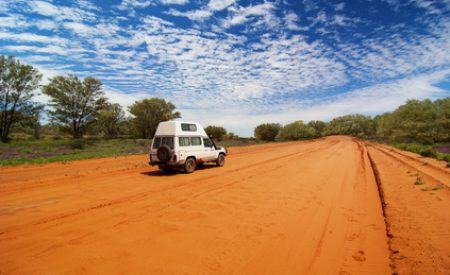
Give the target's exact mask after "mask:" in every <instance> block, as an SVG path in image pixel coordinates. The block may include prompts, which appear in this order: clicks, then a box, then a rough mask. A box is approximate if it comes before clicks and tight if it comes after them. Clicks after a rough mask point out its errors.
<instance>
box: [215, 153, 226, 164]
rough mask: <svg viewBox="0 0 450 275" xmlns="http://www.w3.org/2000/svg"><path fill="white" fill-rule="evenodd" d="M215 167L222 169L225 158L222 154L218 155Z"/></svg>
mask: <svg viewBox="0 0 450 275" xmlns="http://www.w3.org/2000/svg"><path fill="white" fill-rule="evenodd" d="M216 165H217V166H219V167H222V166H224V165H225V156H224V155H223V154H220V155H219V157H218V158H217V161H216Z"/></svg>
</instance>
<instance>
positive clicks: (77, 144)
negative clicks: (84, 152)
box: [70, 139, 86, 150]
mask: <svg viewBox="0 0 450 275" xmlns="http://www.w3.org/2000/svg"><path fill="white" fill-rule="evenodd" d="M85 147H86V142H85V141H84V140H83V139H74V140H72V141H71V142H70V148H72V149H79V150H81V149H84V148H85Z"/></svg>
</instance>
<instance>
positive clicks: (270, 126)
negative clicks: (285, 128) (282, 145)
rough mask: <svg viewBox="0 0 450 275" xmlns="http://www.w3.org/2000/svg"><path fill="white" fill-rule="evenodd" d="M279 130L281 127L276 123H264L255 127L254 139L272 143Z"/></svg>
mask: <svg viewBox="0 0 450 275" xmlns="http://www.w3.org/2000/svg"><path fill="white" fill-rule="evenodd" d="M280 129H281V125H280V124H278V123H264V124H260V125H258V126H256V128H255V131H254V132H255V137H256V138H257V139H259V140H265V141H274V140H275V137H276V136H277V134H278V131H279V130H280Z"/></svg>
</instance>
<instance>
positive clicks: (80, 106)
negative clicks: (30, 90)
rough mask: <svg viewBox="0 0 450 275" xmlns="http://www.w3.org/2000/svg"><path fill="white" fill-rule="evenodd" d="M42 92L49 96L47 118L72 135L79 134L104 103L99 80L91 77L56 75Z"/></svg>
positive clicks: (86, 128)
mask: <svg viewBox="0 0 450 275" xmlns="http://www.w3.org/2000/svg"><path fill="white" fill-rule="evenodd" d="M42 91H43V93H44V94H46V95H48V96H49V97H50V102H49V105H50V106H51V107H52V110H51V111H50V112H49V114H50V117H51V118H52V120H53V121H55V122H56V123H57V124H59V125H60V126H61V127H63V129H65V130H67V131H68V132H70V133H71V135H72V137H73V138H81V137H82V136H83V134H84V133H85V132H86V131H87V130H88V128H89V127H90V126H92V124H93V123H94V122H95V121H96V119H97V116H98V113H99V112H100V110H102V108H103V107H104V106H105V103H106V98H105V97H104V93H103V90H102V82H101V81H100V80H98V79H95V78H92V77H86V78H85V79H84V80H83V81H81V80H80V79H79V78H78V77H76V76H72V75H71V76H67V77H64V76H56V77H53V78H52V79H50V83H49V84H47V85H45V86H44V87H43V88H42Z"/></svg>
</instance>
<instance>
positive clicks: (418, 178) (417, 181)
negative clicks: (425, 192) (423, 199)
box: [414, 177, 426, 185]
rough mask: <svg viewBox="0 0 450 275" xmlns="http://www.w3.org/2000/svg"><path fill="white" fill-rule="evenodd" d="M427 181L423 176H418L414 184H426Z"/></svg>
mask: <svg viewBox="0 0 450 275" xmlns="http://www.w3.org/2000/svg"><path fill="white" fill-rule="evenodd" d="M425 183H426V182H425V181H424V180H423V179H422V178H421V177H417V179H416V182H415V183H414V185H422V184H425Z"/></svg>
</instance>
